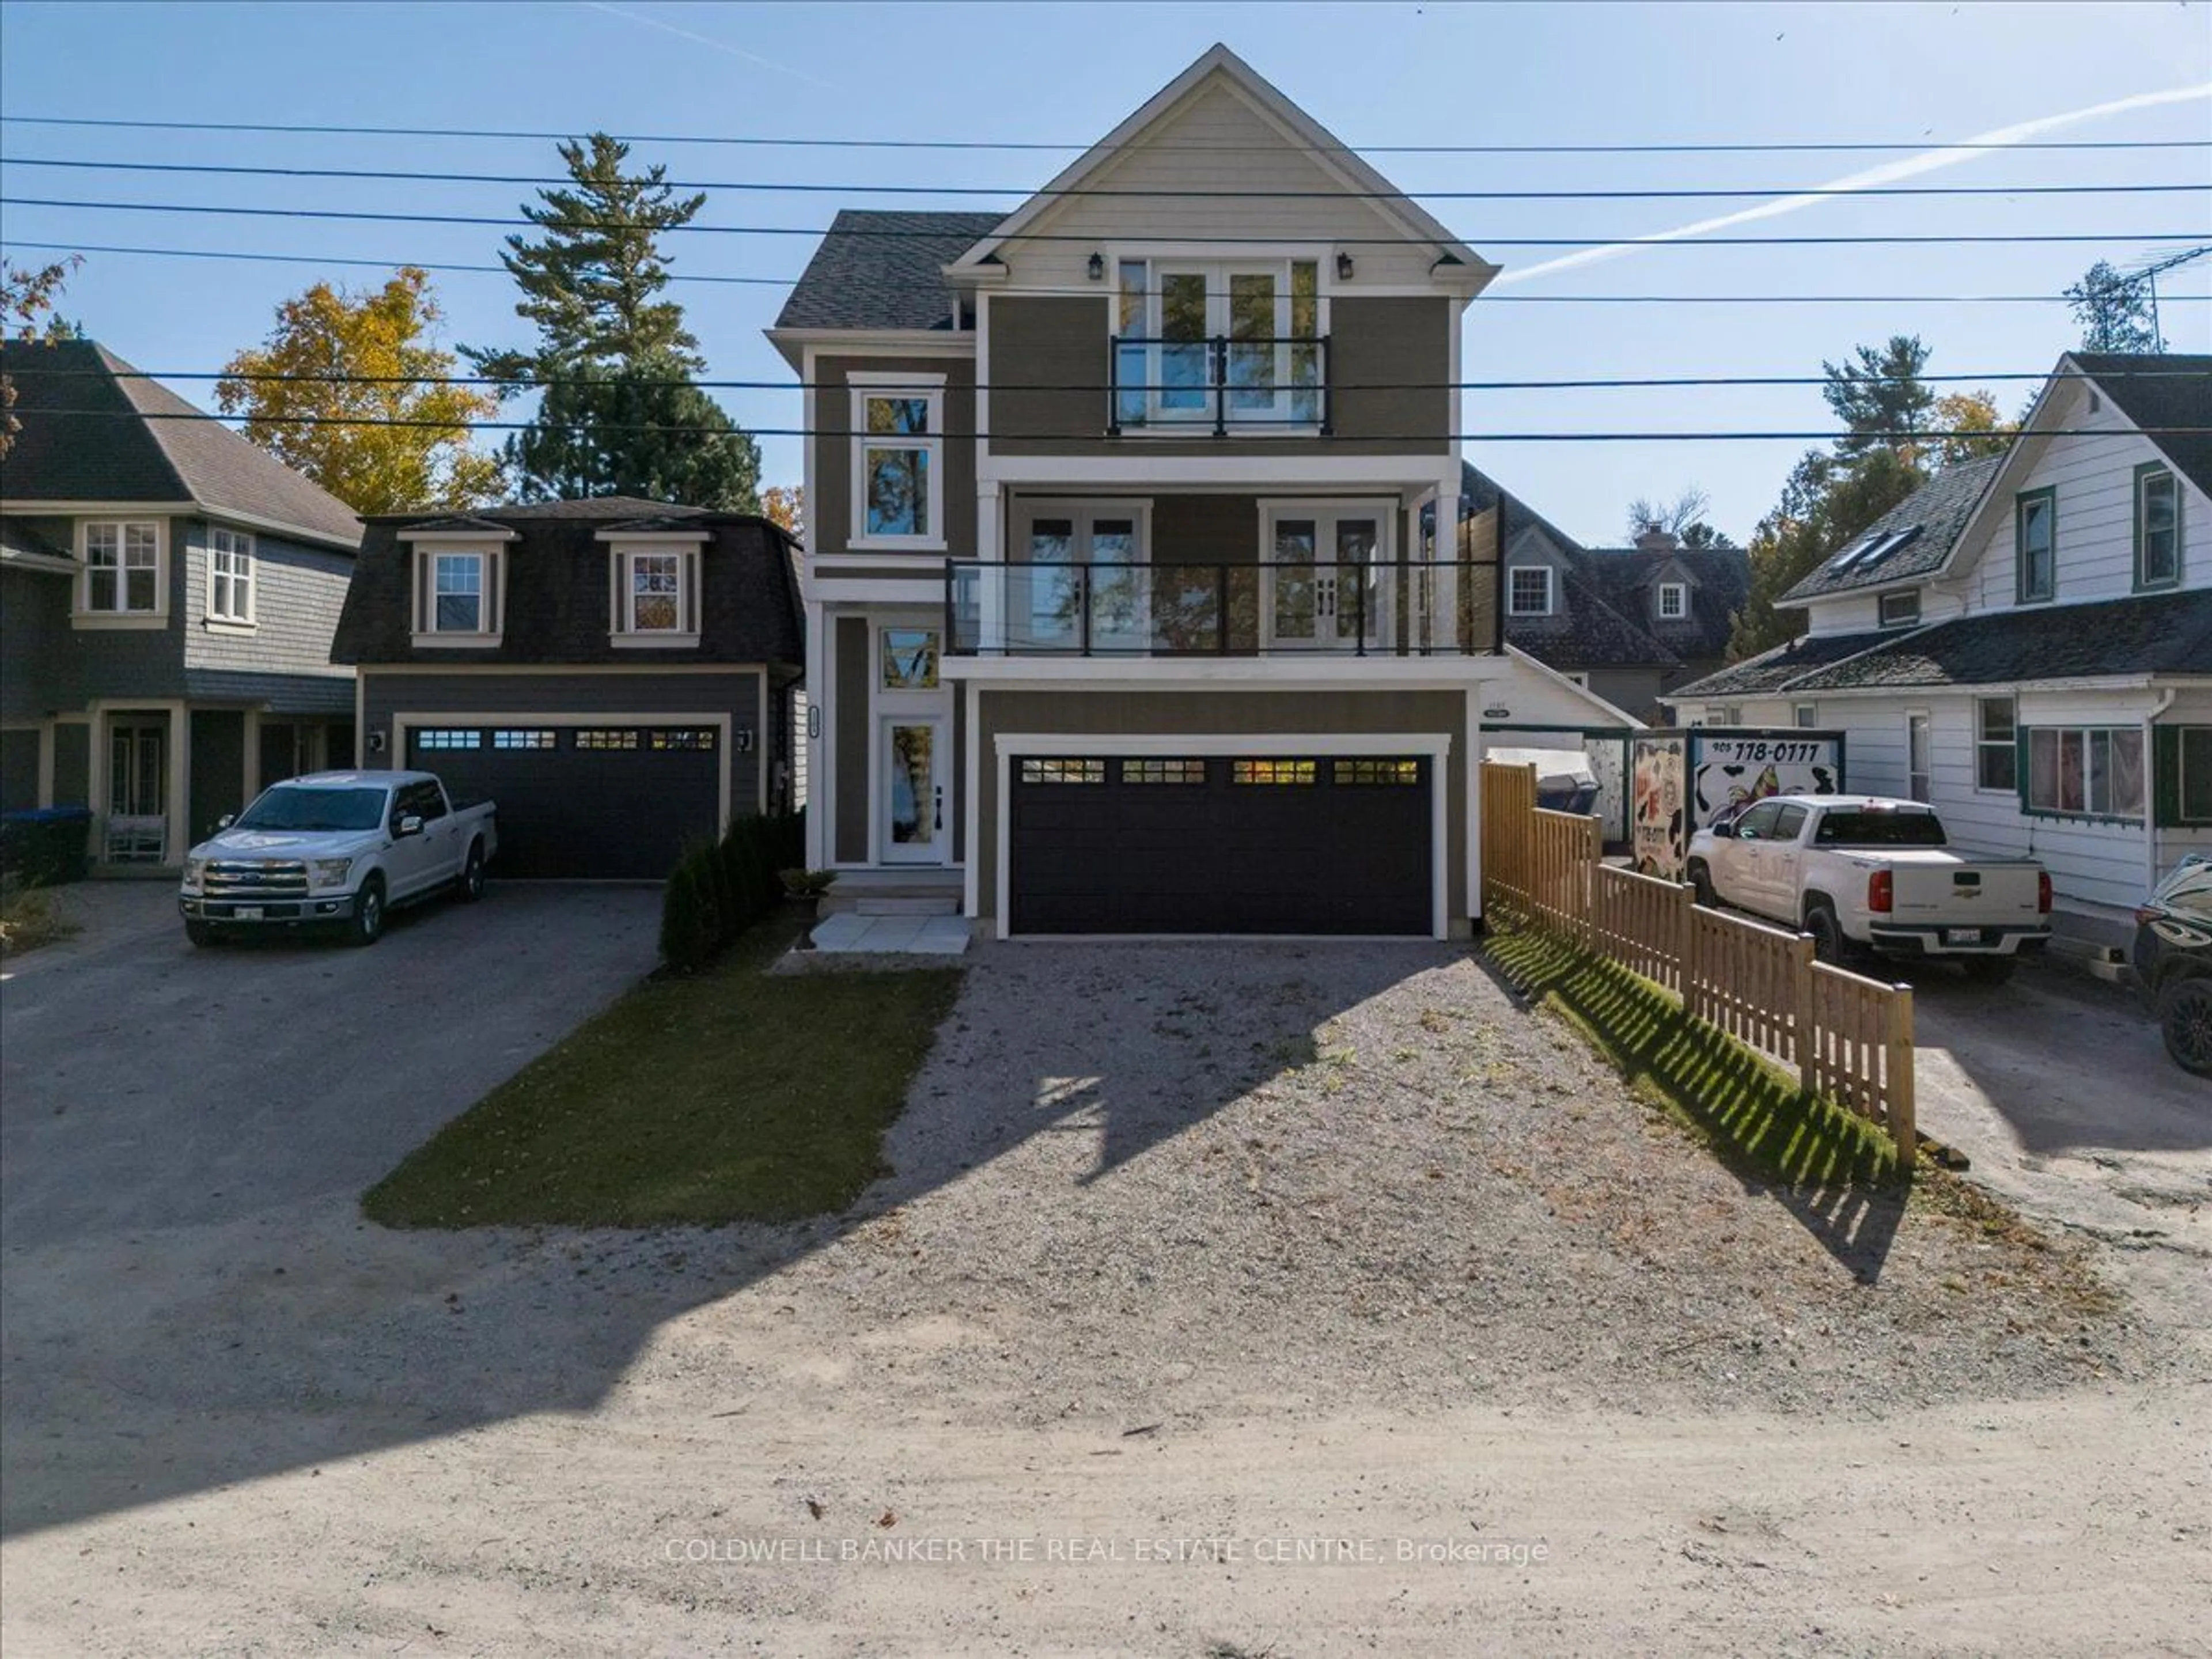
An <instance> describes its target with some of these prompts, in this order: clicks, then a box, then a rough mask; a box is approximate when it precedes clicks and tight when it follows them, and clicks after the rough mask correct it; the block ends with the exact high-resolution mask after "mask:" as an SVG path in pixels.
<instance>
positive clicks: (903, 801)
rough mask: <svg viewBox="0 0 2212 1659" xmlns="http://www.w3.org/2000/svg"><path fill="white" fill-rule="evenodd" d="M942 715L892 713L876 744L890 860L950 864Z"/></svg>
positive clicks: (884, 842) (880, 824) (883, 839)
mask: <svg viewBox="0 0 2212 1659" xmlns="http://www.w3.org/2000/svg"><path fill="white" fill-rule="evenodd" d="M949 724H950V722H948V721H947V720H945V716H944V715H942V714H888V715H885V716H884V719H883V720H882V722H881V728H880V731H879V732H878V741H877V744H876V764H877V766H878V769H879V772H880V776H879V777H878V781H877V794H876V802H877V805H876V823H877V838H876V839H877V848H878V854H879V856H880V857H881V858H882V859H883V860H884V863H886V864H950V863H951V861H952V827H951V826H952V820H951V816H950V814H949V812H948V811H947V808H946V804H945V787H946V782H947V776H948V774H949V773H950V772H951V754H950V753H949V752H948V747H949V745H948V744H947V742H946V733H947V727H948V726H949Z"/></svg>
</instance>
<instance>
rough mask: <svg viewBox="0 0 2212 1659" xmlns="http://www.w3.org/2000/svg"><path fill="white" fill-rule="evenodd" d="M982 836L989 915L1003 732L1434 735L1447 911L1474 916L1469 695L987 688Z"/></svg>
mask: <svg viewBox="0 0 2212 1659" xmlns="http://www.w3.org/2000/svg"><path fill="white" fill-rule="evenodd" d="M1000 732H1040V733H1042V732H1054V733H1060V732H1065V733H1067V734H1068V735H1069V736H1070V737H1071V738H1080V737H1082V736H1093V737H1113V736H1126V735H1128V734H1131V733H1169V732H1190V733H1193V734H1194V735H1215V734H1220V733H1226V732H1239V733H1241V732H1250V733H1252V734H1253V736H1254V737H1255V739H1256V740H1259V741H1260V742H1261V744H1264V741H1265V739H1266V738H1267V734H1269V733H1271V732H1298V733H1307V732H1310V733H1339V732H1341V733H1346V734H1351V733H1358V732H1394V733H1404V734H1408V735H1412V734H1429V733H1437V734H1441V735H1443V736H1445V737H1448V738H1450V740H1451V752H1450V755H1449V760H1448V763H1447V764H1446V767H1445V775H1444V777H1443V779H1442V780H1441V782H1442V784H1443V788H1444V789H1445V791H1446V795H1445V841H1444V867H1445V871H1446V873H1447V892H1446V913H1447V914H1448V915H1450V916H1451V917H1453V918H1455V919H1457V918H1462V917H1464V916H1466V915H1468V903H1467V875H1468V872H1467V859H1466V854H1465V848H1466V846H1467V785H1468V777H1467V752H1468V745H1467V699H1466V697H1465V696H1463V695H1462V694H1461V693H1458V692H1455V691H1328V692H1321V691H1174V692H1170V691H991V690H987V691H985V692H984V693H983V694H982V696H981V731H980V732H977V734H976V738H975V740H976V742H977V743H978V744H981V750H980V757H981V761H982V764H981V766H980V767H979V768H978V769H977V772H978V775H979V776H980V778H981V786H980V788H981V797H982V799H981V811H979V812H978V814H977V816H976V822H977V823H978V824H979V825H980V826H981V831H982V844H981V846H980V847H977V848H973V849H972V850H971V856H972V857H973V858H974V859H975V861H976V864H977V866H978V884H977V887H976V892H977V894H978V895H979V896H980V897H979V902H980V903H981V908H982V910H983V911H984V913H986V914H989V913H990V912H991V911H992V910H993V908H994V906H995V905H996V903H997V893H998V841H999V837H998V822H999V820H998V813H999V787H998V752H997V739H998V736H999V734H1000Z"/></svg>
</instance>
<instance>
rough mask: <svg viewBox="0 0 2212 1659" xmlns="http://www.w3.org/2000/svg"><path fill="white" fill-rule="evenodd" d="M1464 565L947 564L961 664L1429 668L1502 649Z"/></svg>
mask: <svg viewBox="0 0 2212 1659" xmlns="http://www.w3.org/2000/svg"><path fill="white" fill-rule="evenodd" d="M1472 574H1473V570H1472V568H1471V567H1469V566H1468V565H1467V564H1465V563H1464V562H1452V561H1448V560H1447V561H1441V562H1413V563H1388V562H1381V561H1363V562H1325V561H1310V562H1281V561H1268V562H1253V561H1250V560H1246V561H1244V562H1208V563H1171V564H1139V563H1110V564H1109V563H1052V564H1041V563H1036V562H1021V563H1000V562H989V561H984V560H975V559H951V560H948V561H946V563H945V640H946V641H947V649H948V650H949V651H950V652H951V653H952V654H954V655H958V656H986V657H1030V656H1034V657H1108V658H1111V657H1240V656H1241V657H1251V656H1313V655H1316V654H1328V655H1342V656H1431V655H1438V654H1446V655H1464V654H1468V653H1487V652H1491V651H1493V650H1495V649H1496V648H1497V645H1496V641H1495V639H1494V637H1493V636H1494V629H1495V618H1494V615H1493V607H1492V605H1491V604H1490V603H1488V602H1487V600H1486V596H1485V595H1484V594H1482V593H1479V592H1477V591H1476V586H1477V585H1476V583H1475V582H1474V581H1473V580H1470V578H1471V576H1472Z"/></svg>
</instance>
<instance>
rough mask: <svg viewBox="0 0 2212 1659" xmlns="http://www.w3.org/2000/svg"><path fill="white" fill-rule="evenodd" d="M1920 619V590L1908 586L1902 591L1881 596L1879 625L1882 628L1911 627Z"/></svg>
mask: <svg viewBox="0 0 2212 1659" xmlns="http://www.w3.org/2000/svg"><path fill="white" fill-rule="evenodd" d="M1919 620H1920V590H1919V589H1918V588H1917V587H1908V588H1906V589H1905V590H1904V591H1903V592H1898V593H1885V594H1883V595H1882V596H1881V625H1882V626H1883V627H1884V628H1911V627H1912V626H1913V625H1914V624H1916V623H1918V622H1919Z"/></svg>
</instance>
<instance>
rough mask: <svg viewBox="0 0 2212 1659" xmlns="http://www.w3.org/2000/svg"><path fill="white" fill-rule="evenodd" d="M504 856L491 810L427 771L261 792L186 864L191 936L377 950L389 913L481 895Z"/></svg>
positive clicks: (323, 780)
mask: <svg viewBox="0 0 2212 1659" xmlns="http://www.w3.org/2000/svg"><path fill="white" fill-rule="evenodd" d="M498 850H499V829H498V823H497V820H496V818H495V816H494V813H493V809H492V805H491V803H490V802H489V801H480V802H477V803H474V804H471V805H463V804H461V803H459V802H456V801H454V800H453V799H452V798H451V797H450V796H448V795H447V793H446V786H445V785H444V784H442V783H441V782H440V781H438V780H437V779H436V778H435V777H434V776H433V775H431V774H429V773H428V772H316V773H312V774H310V775H307V776H306V777H301V778H294V779H292V780H290V781H289V782H285V783H280V784H276V785H275V786H274V787H270V788H268V789H264V790H263V791H262V793H261V794H260V796H259V798H258V799H256V800H255V801H254V803H253V804H252V805H251V806H249V807H247V808H246V810H245V811H243V812H240V814H239V815H238V816H237V817H234V818H228V819H225V820H224V822H223V825H222V829H221V831H220V832H219V833H218V834H217V835H216V836H214V838H213V839H211V840H209V841H204V842H201V843H200V844H199V845H198V846H197V847H195V848H192V850H191V853H190V854H187V855H186V857H185V880H184V887H183V890H182V891H181V892H179V895H178V898H177V904H178V908H179V909H180V910H181V911H182V912H183V913H184V918H185V934H186V936H187V937H188V938H190V939H191V942H192V943H193V944H195V945H209V944H212V943H214V942H215V940H216V938H217V937H219V935H220V934H221V933H222V932H223V931H224V930H226V929H230V928H258V927H299V926H301V925H303V924H327V925H331V926H336V927H343V928H344V929H345V934H346V938H347V939H348V940H349V942H350V943H352V944H355V945H374V944H375V943H376V941H377V939H378V938H379V937H380V935H381V934H382V933H383V932H384V919H385V915H386V912H388V911H389V910H390V909H391V908H392V906H394V905H398V904H411V903H413V902H416V900H418V899H424V898H428V897H429V896H432V895H433V894H435V893H440V892H443V891H445V890H447V889H449V888H450V889H452V890H453V891H455V892H456V893H458V894H459V896H461V897H462V898H463V899H465V900H473V899H477V898H480V897H482V896H483V884H484V866H485V865H487V864H488V863H489V862H490V861H491V857H492V854H494V853H495V852H497V851H498Z"/></svg>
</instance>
